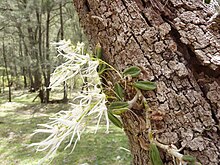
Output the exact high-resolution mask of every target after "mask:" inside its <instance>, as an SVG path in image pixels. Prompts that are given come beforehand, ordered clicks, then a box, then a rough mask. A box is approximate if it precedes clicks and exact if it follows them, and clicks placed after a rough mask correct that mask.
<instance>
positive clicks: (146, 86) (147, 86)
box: [134, 81, 157, 90]
mask: <svg viewBox="0 0 220 165" xmlns="http://www.w3.org/2000/svg"><path fill="white" fill-rule="evenodd" d="M134 87H136V88H138V89H142V90H154V89H156V87H157V86H156V83H154V82H150V81H137V82H135V83H134Z"/></svg>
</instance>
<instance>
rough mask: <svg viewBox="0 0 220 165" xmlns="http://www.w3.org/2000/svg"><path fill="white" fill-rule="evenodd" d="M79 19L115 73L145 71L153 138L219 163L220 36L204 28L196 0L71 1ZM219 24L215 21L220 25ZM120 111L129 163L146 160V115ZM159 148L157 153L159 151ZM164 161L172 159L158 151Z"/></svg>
mask: <svg viewBox="0 0 220 165" xmlns="http://www.w3.org/2000/svg"><path fill="white" fill-rule="evenodd" d="M74 3H75V7H76V8H77V10H78V13H79V17H80V22H81V25H82V26H83V28H84V30H85V33H86V34H87V36H88V37H89V38H90V43H91V44H92V45H93V46H94V45H96V44H97V43H102V47H103V49H104V54H105V55H104V58H105V60H106V61H107V62H108V63H110V64H111V65H113V66H114V67H115V68H117V69H118V70H120V71H123V69H124V68H126V67H127V66H131V65H137V66H140V67H142V68H143V69H144V71H145V74H146V75H144V76H145V77H147V79H148V80H151V81H155V82H157V91H155V92H148V93H146V97H147V96H148V98H149V99H148V102H149V105H150V107H151V109H152V110H153V111H155V112H160V113H161V114H164V116H163V120H159V121H157V120H154V119H153V118H152V119H151V122H152V123H153V129H154V130H155V131H156V130H157V131H156V133H155V134H156V136H157V139H158V140H159V141H160V142H161V143H164V144H168V145H170V144H173V145H175V146H176V147H177V148H181V147H184V148H183V150H182V151H181V153H183V154H189V155H193V156H195V157H196V158H197V159H198V160H199V161H200V162H201V163H202V164H203V165H218V164H219V160H220V141H219V139H220V123H219V121H220V66H219V61H218V60H219V52H220V35H219V31H218V32H217V33H216V34H214V32H216V29H215V31H214V30H211V29H210V28H208V26H209V27H212V26H210V25H208V23H207V22H208V20H209V17H210V16H211V15H210V13H208V12H207V11H208V9H207V8H206V6H205V5H204V4H203V2H202V1H201V0H192V1H185V0H183V1H179V0H165V1H162V0H157V1H153V0H149V1H148V0H116V1H109V0H103V1H100V2H98V1H97V0H74ZM219 27H220V26H217V30H219ZM133 112H134V113H135V114H136V115H137V116H138V118H136V117H134V115H133V113H131V112H129V111H128V112H126V113H125V114H124V115H122V120H123V124H124V131H125V132H126V134H127V136H128V138H129V141H130V145H131V153H132V155H133V164H137V165H146V164H148V163H149V158H148V148H147V144H148V140H147V139H148V137H147V130H146V129H144V128H145V125H146V123H145V113H144V112H141V111H138V112H137V111H135V110H134V109H133ZM161 152H163V151H162V150H161ZM162 159H163V162H164V164H173V162H172V157H170V156H169V155H167V154H165V153H164V152H163V154H162Z"/></svg>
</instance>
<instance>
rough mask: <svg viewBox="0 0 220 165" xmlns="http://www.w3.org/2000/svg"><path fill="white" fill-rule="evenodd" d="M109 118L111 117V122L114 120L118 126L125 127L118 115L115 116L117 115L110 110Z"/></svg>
mask: <svg viewBox="0 0 220 165" xmlns="http://www.w3.org/2000/svg"><path fill="white" fill-rule="evenodd" d="M108 118H109V120H111V122H112V123H113V124H114V125H115V126H117V127H119V128H122V127H123V126H122V123H121V121H120V120H119V119H118V118H117V117H115V116H114V115H113V114H112V113H111V112H109V111H108Z"/></svg>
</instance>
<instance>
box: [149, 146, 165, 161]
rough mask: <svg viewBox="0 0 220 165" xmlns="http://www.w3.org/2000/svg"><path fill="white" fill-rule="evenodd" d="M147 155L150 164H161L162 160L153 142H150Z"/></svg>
mask: <svg viewBox="0 0 220 165" xmlns="http://www.w3.org/2000/svg"><path fill="white" fill-rule="evenodd" d="M149 156H150V161H151V163H152V165H163V162H162V160H161V158H160V152H159V150H158V148H157V146H156V144H155V143H150V148H149Z"/></svg>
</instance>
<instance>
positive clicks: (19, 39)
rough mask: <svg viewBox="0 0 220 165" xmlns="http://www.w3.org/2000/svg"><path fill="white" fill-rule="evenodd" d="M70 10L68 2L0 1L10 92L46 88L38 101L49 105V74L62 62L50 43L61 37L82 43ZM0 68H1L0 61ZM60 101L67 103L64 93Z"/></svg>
mask: <svg viewBox="0 0 220 165" xmlns="http://www.w3.org/2000/svg"><path fill="white" fill-rule="evenodd" d="M72 9H73V6H72V1H70V0H65V1H60V0H30V1H26V0H18V1H17V0H12V1H2V2H0V11H1V12H0V17H1V21H0V22H1V26H0V36H1V38H3V37H5V46H7V47H9V46H8V45H9V44H10V48H12V49H8V48H7V50H6V58H7V59H8V68H9V71H10V72H9V75H10V76H11V81H12V82H13V86H12V89H21V88H22V87H24V88H28V89H29V91H30V92H36V91H39V90H43V89H44V88H46V89H47V90H46V92H42V93H43V97H42V99H41V102H49V93H50V90H49V89H48V88H47V87H48V86H49V83H50V74H51V72H52V71H53V70H54V69H55V67H56V66H57V64H59V63H62V62H63V61H62V59H61V58H58V57H57V52H56V50H55V49H54V48H53V46H51V43H53V42H56V41H58V40H60V39H64V38H65V39H71V40H72V41H73V42H74V43H77V42H78V41H85V37H84V36H83V34H82V31H81V29H80V26H79V23H78V17H77V14H76V11H75V10H72ZM64 29H65V34H64ZM2 41H3V40H2ZM1 49H2V48H1ZM1 51H3V50H1ZM1 58H2V59H3V56H2V57H1ZM0 65H1V66H4V65H5V64H4V61H3V60H1V61H0ZM21 76H22V77H23V78H21ZM22 79H23V80H22ZM64 91H66V88H65V89H64ZM64 98H65V99H66V100H67V91H66V92H65V93H64Z"/></svg>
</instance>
